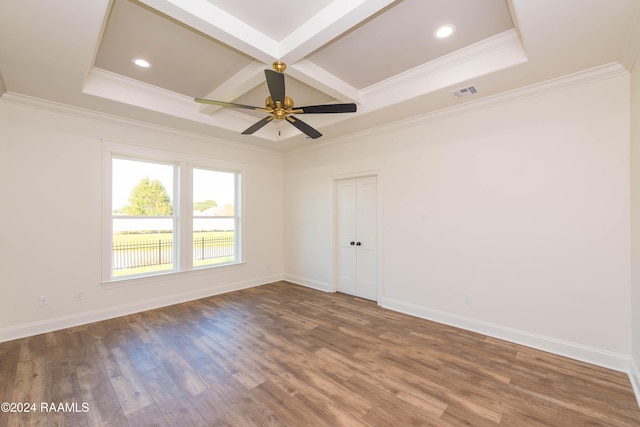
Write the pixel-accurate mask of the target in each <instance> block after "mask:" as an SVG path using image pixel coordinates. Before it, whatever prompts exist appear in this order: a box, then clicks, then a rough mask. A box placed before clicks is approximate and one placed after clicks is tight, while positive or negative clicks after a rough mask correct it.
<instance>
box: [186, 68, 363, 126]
mask: <svg viewBox="0 0 640 427" xmlns="http://www.w3.org/2000/svg"><path fill="white" fill-rule="evenodd" d="M272 67H273V70H264V74H265V77H266V80H267V87H268V88H269V94H270V96H268V97H267V99H266V100H265V107H264V108H261V107H254V106H251V105H244V104H236V103H233V102H224V101H214V100H211V99H203V98H195V102H198V103H200V104H211V105H217V106H220V107H225V108H240V109H245V110H255V111H260V112H263V113H267V114H271V115H270V116H267V117H265V118H264V119H262V120H260V121H258V122H257V123H255V124H253V125H252V126H250V127H249V128H247V129H245V130H244V131H243V132H242V134H243V135H251V134H253V133H255V132H257V131H258V130H259V129H261V128H262V127H263V126H265V125H266V124H267V123H269V122H271V121H272V120H278V121H282V120H285V121H287V122H289V123H291V124H292V125H293V126H294V127H296V128H297V129H298V130H299V131H301V132H302V133H304V134H305V135H307V136H308V137H309V138H311V139H316V138H320V137H321V136H322V134H321V133H320V132H318V131H317V130H316V129H314V128H313V127H312V126H310V125H308V124H307V123H305V122H303V121H302V120H300V119H298V118H297V117H294V116H293V115H294V114H328V113H355V112H356V111H357V107H356V104H353V103H348V104H325V105H309V106H306V107H298V108H294V104H293V99H291V98H289V97H288V96H285V84H284V70H285V69H286V68H287V65H286V64H285V63H284V62H282V61H276V62H274V63H273V65H272Z"/></svg>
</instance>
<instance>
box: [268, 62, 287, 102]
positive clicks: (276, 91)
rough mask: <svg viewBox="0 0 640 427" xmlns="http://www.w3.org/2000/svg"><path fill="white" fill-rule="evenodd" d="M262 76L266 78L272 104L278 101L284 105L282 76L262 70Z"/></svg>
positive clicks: (275, 72) (271, 71)
mask: <svg viewBox="0 0 640 427" xmlns="http://www.w3.org/2000/svg"><path fill="white" fill-rule="evenodd" d="M264 75H265V76H266V78H267V86H268V87H269V93H270V94H271V99H273V102H274V103H275V102H278V101H280V104H281V105H284V74H282V73H278V72H277V71H273V70H264Z"/></svg>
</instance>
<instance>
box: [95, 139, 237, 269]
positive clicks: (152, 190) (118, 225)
mask: <svg viewBox="0 0 640 427" xmlns="http://www.w3.org/2000/svg"><path fill="white" fill-rule="evenodd" d="M104 147H105V150H104V152H105V185H104V192H105V198H104V200H105V211H108V212H105V226H104V236H105V237H104V242H105V243H104V247H105V251H104V252H105V256H104V260H103V263H104V268H103V281H105V282H110V281H116V280H122V279H128V278H135V277H142V276H149V275H157V274H166V273H173V272H181V271H189V270H193V269H202V268H209V267H213V266H220V265H228V264H234V263H238V262H240V260H241V255H240V243H239V242H240V226H241V223H240V211H241V210H240V204H239V200H240V197H239V196H240V194H239V193H240V191H239V189H240V176H241V174H240V172H239V171H238V170H237V168H233V167H232V166H233V165H230V164H228V163H223V162H219V161H214V160H207V159H202V158H196V157H192V156H188V155H181V154H177V153H172V152H165V151H161V150H152V149H146V148H141V147H134V146H128V145H125V144H118V143H110V142H105V143H104ZM203 160H204V161H203Z"/></svg>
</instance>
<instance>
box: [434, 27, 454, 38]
mask: <svg viewBox="0 0 640 427" xmlns="http://www.w3.org/2000/svg"><path fill="white" fill-rule="evenodd" d="M455 30H456V27H454V26H453V25H442V26H440V27H438V28H436V30H435V31H434V33H433V36H434V37H435V38H437V39H444V38H447V37H449V36H450V35H451V34H453V33H454V31H455Z"/></svg>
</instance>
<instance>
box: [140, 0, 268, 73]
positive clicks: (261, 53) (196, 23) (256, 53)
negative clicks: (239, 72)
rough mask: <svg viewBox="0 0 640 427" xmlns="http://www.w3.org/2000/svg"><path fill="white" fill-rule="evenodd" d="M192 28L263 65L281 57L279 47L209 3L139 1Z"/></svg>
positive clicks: (193, 0) (169, 0) (167, 0)
mask: <svg viewBox="0 0 640 427" xmlns="http://www.w3.org/2000/svg"><path fill="white" fill-rule="evenodd" d="M140 1H141V2H142V3H144V4H146V5H147V6H149V7H152V8H154V9H156V10H158V11H160V12H162V13H164V14H166V15H168V16H170V17H172V18H174V19H177V20H178V21H180V22H182V23H183V24H185V25H188V26H189V27H192V28H195V29H196V30H198V31H201V32H203V33H204V34H206V35H208V36H210V37H212V38H214V39H216V40H219V41H221V42H222V43H225V44H227V45H229V46H231V47H232V48H234V49H237V50H239V51H240V52H243V53H245V54H247V55H249V56H252V57H253V58H255V59H257V60H259V61H262V62H264V63H267V64H268V63H271V62H272V61H273V60H275V59H277V58H278V55H279V50H280V49H279V44H278V43H277V42H275V41H274V40H273V39H271V38H269V37H267V36H266V35H265V34H263V33H261V32H260V31H258V30H256V29H255V28H253V27H252V26H250V25H248V24H246V23H244V22H243V21H241V20H239V19H238V18H236V17H235V16H233V15H231V14H229V13H227V12H225V11H224V10H222V9H220V8H219V7H216V6H214V5H213V4H212V3H209V2H208V1H207V0H190V1H181V0H140Z"/></svg>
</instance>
